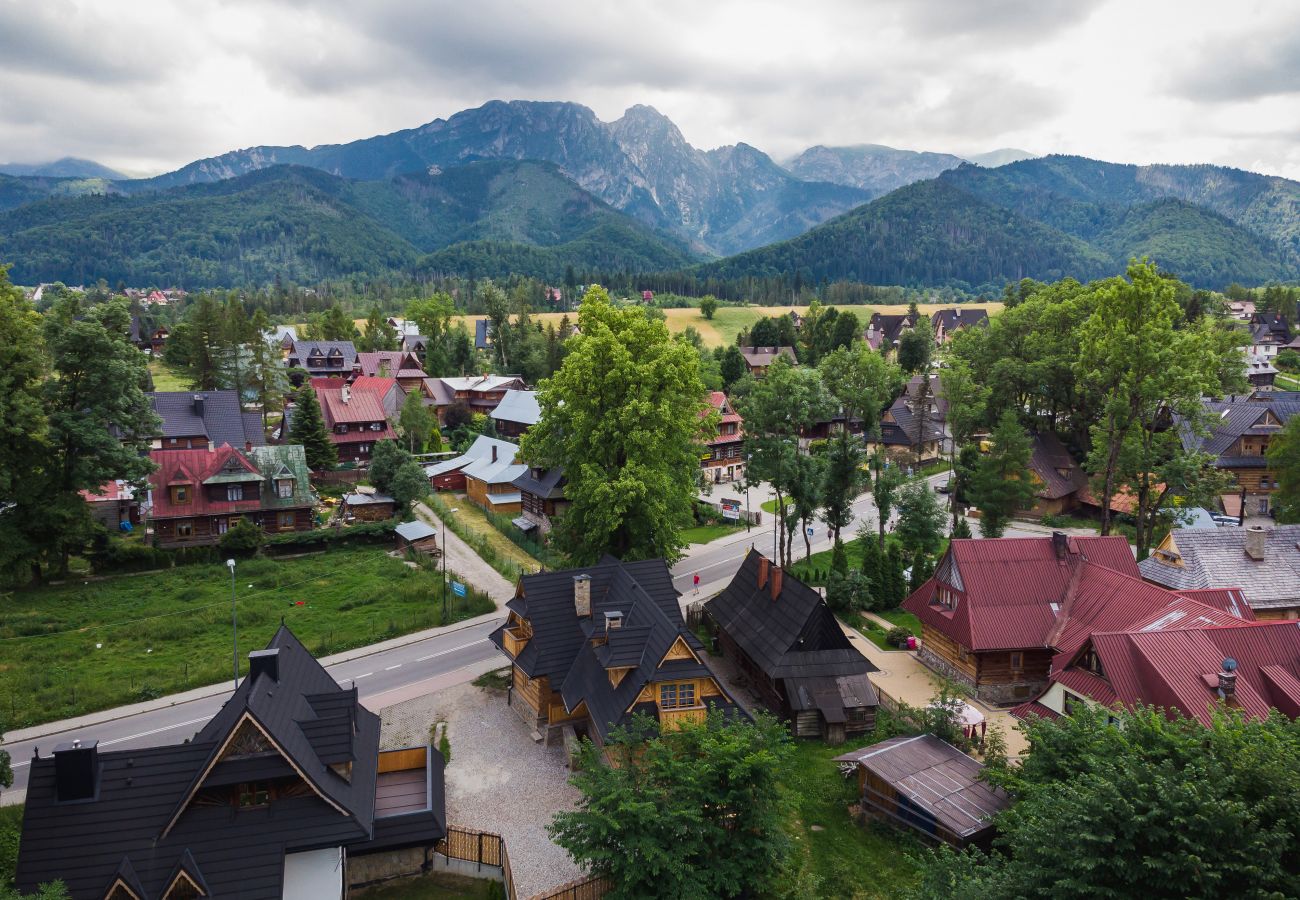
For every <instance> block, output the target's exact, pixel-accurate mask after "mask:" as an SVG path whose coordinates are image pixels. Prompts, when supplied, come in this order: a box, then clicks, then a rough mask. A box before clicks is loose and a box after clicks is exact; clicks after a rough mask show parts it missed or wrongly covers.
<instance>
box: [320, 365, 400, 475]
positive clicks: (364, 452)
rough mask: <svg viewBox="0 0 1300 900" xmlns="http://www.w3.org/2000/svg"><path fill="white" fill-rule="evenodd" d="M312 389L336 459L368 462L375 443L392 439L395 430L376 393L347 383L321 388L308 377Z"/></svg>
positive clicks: (382, 401) (393, 438) (381, 398)
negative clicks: (335, 452) (335, 451)
mask: <svg viewBox="0 0 1300 900" xmlns="http://www.w3.org/2000/svg"><path fill="white" fill-rule="evenodd" d="M312 388H313V390H315V392H316V399H317V400H319V401H320V409H321V414H322V415H323V417H324V419H325V427H326V428H328V429H329V435H330V443H332V444H333V445H334V447H335V449H337V450H338V454H339V462H368V461H369V460H370V455H371V454H372V453H373V452H374V449H375V444H376V443H378V442H379V441H391V440H396V438H397V432H395V431H394V430H393V428H392V426H391V425H390V424H389V423H388V413H387V412H386V411H385V409H384V400H383V397H382V396H381V395H380V394H378V393H375V392H372V391H368V390H355V389H354V388H353V387H352V386H350V385H348V384H339V386H338V387H337V388H334V387H333V385H332V384H330V386H328V387H322V386H321V385H320V384H319V383H317V380H316V379H312Z"/></svg>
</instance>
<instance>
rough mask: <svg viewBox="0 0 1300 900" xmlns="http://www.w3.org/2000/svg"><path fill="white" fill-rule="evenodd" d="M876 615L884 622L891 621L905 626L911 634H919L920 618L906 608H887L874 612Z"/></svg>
mask: <svg viewBox="0 0 1300 900" xmlns="http://www.w3.org/2000/svg"><path fill="white" fill-rule="evenodd" d="M876 615H878V616H880V618H882V619H884V620H885V621H886V622H891V623H893V624H894V625H896V626H900V627H902V628H906V629H907V630H908V631H910V632H912V634H915V635H918V636H919V635H920V634H921V620H920V619H918V618H917V617H916V616H914V615H912V614H911V613H910V612H908V611H907V610H903V609H887V610H884V611H882V612H878V613H876Z"/></svg>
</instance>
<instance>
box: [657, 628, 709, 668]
mask: <svg viewBox="0 0 1300 900" xmlns="http://www.w3.org/2000/svg"><path fill="white" fill-rule="evenodd" d="M673 659H691V660H694V661H695V662H699V661H700V658H699V657H698V656H696V655H695V651H694V650H692V649H691V648H690V645H689V644H687V643H686V640H685V639H684V638H683V637H681V636H680V635H678V637H677V640H675V641H673V645H672V646H671V647H669V648H668V652H667V653H665V654H664V658H663V659H661V660H659V664H660V665H663V664H664V663H666V662H668V661H669V660H673Z"/></svg>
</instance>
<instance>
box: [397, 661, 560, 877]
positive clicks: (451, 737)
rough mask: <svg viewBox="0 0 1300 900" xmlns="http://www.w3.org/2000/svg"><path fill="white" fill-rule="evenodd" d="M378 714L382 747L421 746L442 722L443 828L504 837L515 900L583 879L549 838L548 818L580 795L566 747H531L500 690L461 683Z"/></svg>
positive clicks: (526, 735) (525, 729) (523, 726)
mask: <svg viewBox="0 0 1300 900" xmlns="http://www.w3.org/2000/svg"><path fill="white" fill-rule="evenodd" d="M380 715H381V718H382V722H383V725H382V733H381V739H380V746H381V747H384V748H393V747H406V746H410V745H412V744H418V743H423V742H424V741H427V740H428V739H429V738H428V735H429V727H430V726H431V725H432V724H433V723H434V722H436V721H439V720H444V721H446V722H447V740H448V741H449V742H450V744H451V763H450V764H449V765H448V766H447V823H448V824H449V825H453V826H456V827H460V828H469V829H477V830H479V831H493V832H496V833H497V834H500V835H502V836H503V837H505V839H506V848H507V850H508V852H509V853H510V868H511V872H512V873H513V875H514V879H515V892H516V893H517V894H518V895H519V896H520V897H532V896H533V895H534V894H538V893H541V892H542V891H545V890H548V889H550V888H555V887H559V886H560V885H562V884H564V883H565V882H567V881H571V880H573V879H575V878H580V877H582V875H583V874H584V873H583V872H582V870H581V869H579V868H578V867H577V866H576V865H575V864H574V863H573V861H572V860H571V859H569V855H568V854H567V853H565V852H564V851H563V850H561V849H560V848H559V847H557V846H555V845H554V844H552V843H551V841H550V838H548V837H547V834H546V826H547V825H548V824H549V823H550V821H551V817H552V816H553V815H554V814H555V813H556V812H558V811H559V810H562V809H573V808H574V806H575V804H576V803H577V801H578V797H579V794H578V791H577V789H575V788H574V787H572V786H571V785H570V784H569V783H568V778H569V770H568V768H567V767H566V766H565V760H564V751H563V748H562V747H560V746H558V745H557V746H552V747H545V746H542V745H541V744H537V743H534V742H533V739H532V738H531V737H529V732H528V728H527V727H526V726H525V725H524V723H523V722H522V721H521V720H520V718H519V716H517V715H516V714H515V713H514V711H513V710H511V709H510V708H509V707H507V706H506V701H505V692H504V691H498V690H490V689H485V688H479V687H475V686H474V685H472V684H462V685H458V686H456V687H453V688H448V689H446V690H443V691H439V692H437V693H435V694H429V695H427V696H424V697H418V698H416V699H414V700H408V701H406V702H405V703H399V704H396V705H394V706H389V707H386V708H385V709H383V710H382V711H381V713H380Z"/></svg>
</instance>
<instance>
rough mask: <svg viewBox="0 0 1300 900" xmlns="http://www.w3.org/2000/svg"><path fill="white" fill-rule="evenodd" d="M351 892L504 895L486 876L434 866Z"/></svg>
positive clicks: (422, 899) (427, 899)
mask: <svg viewBox="0 0 1300 900" xmlns="http://www.w3.org/2000/svg"><path fill="white" fill-rule="evenodd" d="M494 884H496V887H497V891H496V893H495V894H494V893H493V891H492V887H493V885H494ZM353 896H356V897H358V898H362V900H457V898H466V900H493V898H495V897H502V898H504V897H505V889H504V888H503V887H502V886H501V885H500V884H499V883H496V882H491V881H488V880H487V879H485V878H467V877H466V876H464V875H453V874H451V873H449V872H439V871H438V870H437V869H434V871H433V873H432V874H429V875H420V876H416V877H414V878H400V879H398V880H396V881H390V882H388V883H387V884H381V885H376V886H375V887H372V888H366V889H364V890H362V891H358V892H353Z"/></svg>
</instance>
